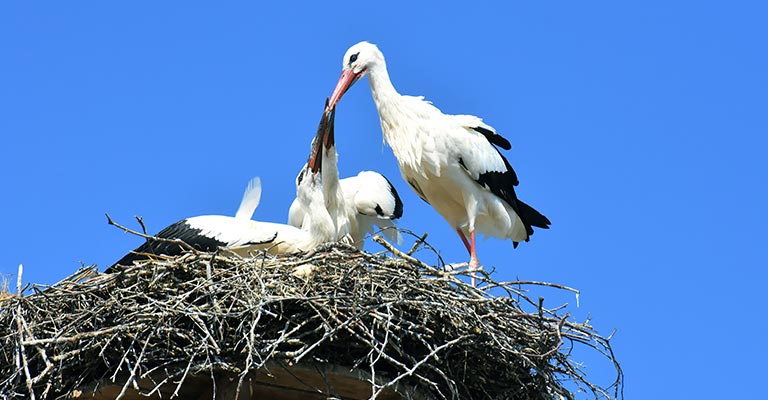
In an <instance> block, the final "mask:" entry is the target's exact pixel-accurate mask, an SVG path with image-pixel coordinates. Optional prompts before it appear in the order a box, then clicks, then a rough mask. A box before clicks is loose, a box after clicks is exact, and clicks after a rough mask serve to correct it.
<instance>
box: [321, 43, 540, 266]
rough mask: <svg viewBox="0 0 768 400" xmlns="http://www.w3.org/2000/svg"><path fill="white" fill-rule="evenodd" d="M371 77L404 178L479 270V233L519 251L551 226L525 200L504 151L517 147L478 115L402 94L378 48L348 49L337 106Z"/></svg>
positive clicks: (385, 131) (388, 139)
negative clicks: (456, 236) (351, 89)
mask: <svg viewBox="0 0 768 400" xmlns="http://www.w3.org/2000/svg"><path fill="white" fill-rule="evenodd" d="M363 75H365V76H368V81H369V83H370V86H371V93H372V95H373V100H374V103H375V104H376V108H377V110H378V113H379V119H380V122H381V130H382V133H383V136H384V139H385V140H386V142H387V143H388V144H389V146H390V147H391V148H392V151H393V153H394V154H395V157H396V158H397V161H398V165H399V167H400V173H401V174H402V176H403V179H405V180H406V182H408V184H409V185H410V186H411V188H412V189H413V190H414V191H415V192H416V193H417V194H418V195H419V197H421V198H422V199H423V200H424V201H426V202H427V203H429V204H431V205H432V207H433V208H435V210H436V211H437V212H438V213H439V214H440V215H441V216H442V217H443V218H444V219H445V220H446V221H447V222H448V223H449V224H450V225H451V226H452V227H453V228H454V229H455V230H456V231H457V232H458V234H459V236H460V237H461V239H462V241H463V242H464V244H465V246H466V247H467V250H468V251H469V252H470V256H471V260H470V265H471V266H473V267H477V266H478V265H479V263H478V260H477V257H476V254H475V231H479V232H482V233H485V234H487V235H490V236H495V237H498V238H502V239H507V238H508V239H512V241H513V242H514V244H515V245H517V243H518V242H521V241H528V239H529V237H530V235H531V234H533V227H534V226H535V227H539V228H548V227H549V224H550V222H549V220H548V219H547V218H546V217H544V216H543V215H542V214H541V213H539V212H538V211H536V210H534V209H533V208H532V207H530V206H528V205H527V204H525V203H523V202H522V201H520V200H519V199H517V195H516V193H515V189H514V187H515V186H516V185H517V184H518V180H517V176H516V174H515V171H514V170H513V169H512V167H511V166H510V164H509V162H508V161H507V159H506V158H505V157H504V156H503V155H502V154H501V152H500V151H499V150H498V149H497V147H496V146H498V147H501V148H502V149H505V150H508V149H510V148H511V146H510V144H509V142H508V141H507V140H506V139H504V138H503V137H501V136H500V135H498V134H496V131H495V130H494V129H493V128H492V127H491V126H489V125H487V124H485V123H483V122H482V120H481V119H480V118H478V117H475V116H472V115H447V114H443V113H442V112H441V111H440V110H439V109H437V108H436V107H435V106H433V105H432V104H431V103H429V102H427V101H425V100H424V99H423V98H422V97H414V96H403V95H400V94H399V93H398V92H397V91H396V90H395V88H394V86H393V85H392V83H391V81H390V79H389V74H388V72H387V68H386V63H385V61H384V56H383V54H382V53H381V52H380V51H379V49H378V48H377V47H376V46H375V45H373V44H371V43H367V42H361V43H358V44H356V45H354V46H352V47H351V48H350V49H349V50H347V53H346V54H345V56H344V62H343V72H342V76H341V78H340V79H339V83H338V84H337V86H336V89H335V90H334V93H333V95H332V96H331V102H330V106H331V107H334V106H335V105H336V103H337V102H338V101H339V100H340V99H341V96H342V95H343V94H344V93H345V92H346V90H347V89H348V88H349V87H350V86H351V85H352V84H354V82H355V81H357V79H359V78H360V77H362V76H363ZM467 235H469V237H470V239H471V242H470V241H468V240H467V238H466V236H467Z"/></svg>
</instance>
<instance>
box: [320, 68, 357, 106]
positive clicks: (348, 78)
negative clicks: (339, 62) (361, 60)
mask: <svg viewBox="0 0 768 400" xmlns="http://www.w3.org/2000/svg"><path fill="white" fill-rule="evenodd" d="M364 71H365V70H363V71H360V72H359V73H357V74H356V73H354V72H353V71H352V70H351V69H345V70H344V71H341V77H340V78H339V82H338V83H337V84H336V89H333V94H332V95H331V103H330V105H329V107H328V109H332V108H334V107H336V104H337V103H338V102H339V100H341V96H344V93H346V92H347V90H348V89H349V88H350V87H352V85H354V84H355V82H357V80H358V79H360V76H361V75H363V72H364Z"/></svg>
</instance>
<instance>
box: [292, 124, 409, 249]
mask: <svg viewBox="0 0 768 400" xmlns="http://www.w3.org/2000/svg"><path fill="white" fill-rule="evenodd" d="M328 111H329V112H330V115H329V118H328V119H329V122H328V125H329V134H328V135H326V137H325V139H324V143H323V158H322V163H323V193H324V196H325V199H326V208H327V209H328V212H329V213H330V214H331V216H332V218H333V219H334V221H335V223H336V240H345V239H347V238H349V239H351V241H352V243H351V244H352V245H354V246H355V247H357V248H358V249H362V248H363V244H364V242H365V235H366V233H369V232H372V231H373V226H374V225H377V226H379V227H380V228H382V229H384V228H387V227H390V228H394V223H393V222H392V221H393V220H395V219H398V218H400V217H401V216H402V215H403V202H402V201H401V200H400V196H399V195H398V194H397V190H395V187H394V186H392V184H391V183H390V182H389V180H387V178H385V177H384V176H383V175H381V174H379V173H378V172H373V171H362V172H360V173H359V174H358V175H357V176H353V177H349V178H345V179H342V180H339V170H338V153H337V152H336V146H335V138H334V117H335V109H332V110H328ZM303 219H304V209H303V208H302V207H301V203H300V202H299V199H296V200H294V201H293V203H292V204H291V208H290V210H289V211H288V224H290V225H293V226H295V227H302V226H303ZM383 233H384V234H385V235H386V236H387V237H389V238H390V239H392V240H396V241H399V240H400V235H399V232H398V231H397V230H396V229H384V230H383Z"/></svg>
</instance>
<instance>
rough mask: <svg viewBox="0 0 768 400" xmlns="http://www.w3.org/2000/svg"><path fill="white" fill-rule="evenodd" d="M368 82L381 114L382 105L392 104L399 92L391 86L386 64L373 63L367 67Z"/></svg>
mask: <svg viewBox="0 0 768 400" xmlns="http://www.w3.org/2000/svg"><path fill="white" fill-rule="evenodd" d="M368 82H369V83H370V84H371V94H372V95H373V102H374V103H376V108H377V109H378V110H379V115H380V116H381V111H382V107H383V108H386V107H387V106H389V105H392V104H394V102H396V101H397V99H398V98H399V97H400V93H397V90H395V87H394V86H392V81H390V80H389V73H388V72H387V66H386V65H375V66H373V67H372V68H371V69H369V70H368Z"/></svg>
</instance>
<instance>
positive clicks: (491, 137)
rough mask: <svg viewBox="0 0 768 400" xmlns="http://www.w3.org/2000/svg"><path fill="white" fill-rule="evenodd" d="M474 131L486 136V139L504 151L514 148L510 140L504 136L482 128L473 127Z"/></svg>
mask: <svg viewBox="0 0 768 400" xmlns="http://www.w3.org/2000/svg"><path fill="white" fill-rule="evenodd" d="M472 129H474V130H475V131H477V132H480V133H482V134H483V136H485V138H486V139H488V141H489V142H491V143H493V144H495V145H496V146H499V147H501V148H502V149H504V150H509V149H511V148H512V145H511V144H510V143H509V140H507V139H505V138H504V137H503V136H501V135H499V134H498V133H496V132H494V131H492V130H490V129H485V128H483V127H482V126H473V127H472Z"/></svg>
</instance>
